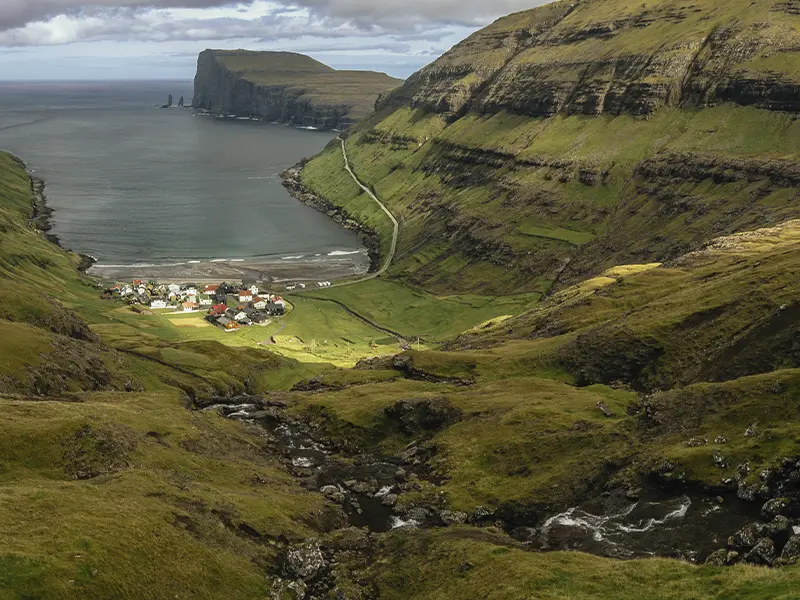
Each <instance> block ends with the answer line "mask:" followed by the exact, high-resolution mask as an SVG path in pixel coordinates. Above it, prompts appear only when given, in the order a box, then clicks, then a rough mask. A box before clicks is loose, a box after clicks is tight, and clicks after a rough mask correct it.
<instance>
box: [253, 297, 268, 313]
mask: <svg viewBox="0 0 800 600" xmlns="http://www.w3.org/2000/svg"><path fill="white" fill-rule="evenodd" d="M253 308H255V309H256V310H264V309H265V308H267V301H266V300H264V298H253Z"/></svg>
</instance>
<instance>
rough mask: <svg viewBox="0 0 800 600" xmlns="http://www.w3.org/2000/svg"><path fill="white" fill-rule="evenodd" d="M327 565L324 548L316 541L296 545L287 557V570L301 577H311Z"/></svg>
mask: <svg viewBox="0 0 800 600" xmlns="http://www.w3.org/2000/svg"><path fill="white" fill-rule="evenodd" d="M323 566H325V558H324V557H323V556H322V550H321V549H320V547H319V544H317V543H316V542H306V543H304V544H300V545H299V546H295V547H294V548H293V549H292V550H290V551H289V553H288V555H287V557H286V567H287V570H288V571H289V572H290V573H291V574H292V575H294V576H295V577H299V578H301V579H311V578H312V577H314V576H315V575H317V573H319V571H320V569H322V567H323Z"/></svg>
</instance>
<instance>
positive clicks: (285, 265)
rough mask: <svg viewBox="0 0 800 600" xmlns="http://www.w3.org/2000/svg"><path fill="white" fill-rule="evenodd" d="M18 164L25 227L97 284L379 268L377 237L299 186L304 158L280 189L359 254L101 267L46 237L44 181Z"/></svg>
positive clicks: (315, 276)
mask: <svg viewBox="0 0 800 600" xmlns="http://www.w3.org/2000/svg"><path fill="white" fill-rule="evenodd" d="M17 158H18V157H17ZM18 160H19V161H20V164H21V165H22V166H23V168H25V170H26V172H27V173H28V177H29V179H30V186H31V217H30V218H29V220H28V224H29V226H30V227H31V228H32V229H33V230H35V231H36V232H38V233H40V234H41V236H42V237H43V238H44V239H45V240H47V241H48V242H50V243H52V244H55V245H56V246H58V247H59V248H61V249H62V250H64V251H65V252H68V253H70V254H74V255H76V256H78V257H79V259H80V261H79V263H78V265H77V266H76V268H77V270H78V271H79V272H80V273H83V274H85V275H89V276H91V277H94V278H96V279H98V280H105V281H109V280H115V281H126V280H133V279H147V280H157V281H159V282H162V283H186V282H190V281H191V282H195V283H197V284H206V283H207V284H213V283H219V282H220V281H226V280H227V281H255V282H261V283H269V284H282V283H286V284H289V283H311V284H313V283H314V282H318V281H337V280H344V279H350V278H353V277H359V276H363V275H368V274H371V273H376V272H377V271H378V270H379V269H380V263H381V252H380V240H379V237H378V235H377V234H376V233H375V232H374V231H372V230H371V229H370V228H368V227H365V226H364V225H362V224H361V223H359V222H358V221H356V220H355V219H353V218H352V217H351V216H350V215H349V214H348V213H347V211H345V210H343V209H340V208H338V207H336V206H335V205H333V204H332V203H330V202H328V201H327V200H325V199H324V198H322V197H320V196H317V195H316V194H314V193H313V192H311V191H310V190H309V189H308V188H306V187H305V185H303V183H302V181H301V179H300V172H301V170H302V168H303V167H304V166H305V165H306V164H307V163H308V161H309V160H310V159H308V158H305V159H303V160H302V161H300V163H298V164H297V165H295V166H293V167H290V168H288V169H286V170H285V171H283V172H282V173H281V174H280V177H281V180H282V185H283V187H284V188H285V189H286V191H287V192H288V194H289V195H290V196H291V197H292V198H293V199H295V200H299V201H300V202H302V203H303V204H305V205H306V206H310V207H311V208H314V209H315V210H317V211H319V212H322V213H325V214H326V215H327V216H328V217H329V218H330V219H331V220H332V221H333V222H334V223H336V224H337V225H340V226H341V227H344V228H345V229H349V230H351V231H354V232H355V233H357V234H358V236H359V238H360V239H361V242H362V244H363V245H364V248H363V251H359V252H357V253H352V254H348V255H342V256H330V255H324V256H315V257H303V258H292V257H280V258H279V257H268V258H260V257H252V258H246V259H235V260H206V261H186V262H185V263H176V264H164V265H157V264H154V265H103V264H102V263H98V260H97V259H95V258H94V257H92V256H89V255H85V254H77V253H75V252H73V251H72V250H70V249H68V248H65V247H64V246H63V244H62V243H61V240H60V239H59V237H58V236H57V235H55V234H53V233H50V232H51V231H52V230H53V228H54V223H53V215H54V213H55V210H54V209H53V208H51V207H50V206H48V204H47V195H46V193H45V190H46V187H47V182H46V181H45V180H44V179H42V178H41V177H38V176H37V175H35V174H34V172H33V171H32V170H30V169H29V168H28V166H27V164H26V163H25V162H24V161H23V160H22V159H20V158H18Z"/></svg>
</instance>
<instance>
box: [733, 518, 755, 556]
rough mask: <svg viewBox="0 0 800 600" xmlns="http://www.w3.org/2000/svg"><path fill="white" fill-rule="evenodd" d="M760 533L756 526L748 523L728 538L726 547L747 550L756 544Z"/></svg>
mask: <svg viewBox="0 0 800 600" xmlns="http://www.w3.org/2000/svg"><path fill="white" fill-rule="evenodd" d="M760 533H761V531H760V527H759V526H758V525H756V524H754V523H748V524H747V525H745V526H744V527H742V528H741V529H740V530H739V531H737V532H736V533H734V534H733V535H732V536H731V537H730V538H728V546H730V547H732V548H741V549H743V550H749V549H750V548H752V547H754V546H755V545H756V544H757V543H758V538H759V535H760Z"/></svg>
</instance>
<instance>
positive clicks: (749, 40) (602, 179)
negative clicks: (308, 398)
mask: <svg viewBox="0 0 800 600" xmlns="http://www.w3.org/2000/svg"><path fill="white" fill-rule="evenodd" d="M790 4H791V3H775V2H772V1H771V0H769V1H768V0H763V1H756V2H749V1H748V2H729V3H724V4H720V3H718V2H712V1H711V0H708V1H705V0H704V1H701V2H695V3H692V4H686V3H681V2H677V1H670V0H652V1H645V2H629V1H625V0H614V1H602V2H600V1H591V0H589V1H583V2H569V3H568V2H556V3H553V4H550V5H547V6H545V7H542V8H539V9H535V10H532V11H527V12H523V13H519V14H516V15H511V16H509V17H506V18H504V19H501V20H500V21H498V22H497V23H495V24H493V25H492V26H490V27H488V28H486V29H484V30H482V31H480V32H478V33H476V34H475V35H473V36H472V37H470V38H469V39H467V40H465V41H464V42H462V43H461V44H459V45H458V46H456V47H455V48H453V49H452V50H451V51H450V52H448V53H447V54H445V55H444V56H443V57H442V58H441V59H439V60H437V61H436V62H434V63H433V64H431V65H430V66H428V67H425V68H424V69H423V70H422V71H420V72H419V73H417V74H415V75H414V76H412V77H411V78H410V79H409V80H408V81H407V82H406V84H405V85H404V86H403V87H402V88H400V89H398V90H397V91H395V92H394V93H392V94H391V95H390V96H389V97H388V98H387V99H386V100H385V101H383V102H382V104H381V108H380V110H379V112H378V113H377V114H376V115H375V116H374V117H371V118H370V119H368V120H367V121H365V122H363V123H362V124H360V125H359V126H358V127H357V128H356V130H354V131H353V132H351V134H350V135H349V138H348V152H349V154H350V159H351V161H352V163H353V165H354V168H355V170H356V172H357V173H358V174H359V176H360V177H361V178H362V179H363V180H364V181H366V182H368V183H369V184H370V185H371V186H372V187H373V188H374V189H375V190H376V191H377V192H378V193H379V195H380V196H381V197H382V198H383V199H384V200H385V201H386V202H387V203H388V205H389V206H390V207H391V208H392V210H393V211H395V213H396V214H397V215H398V216H400V217H401V218H402V221H403V232H402V236H401V244H400V255H399V259H400V260H399V263H398V264H397V265H396V267H395V270H394V273H395V274H396V275H398V276H402V277H404V278H407V279H408V280H410V281H412V282H414V283H416V284H418V285H421V286H424V287H427V288H428V289H430V290H433V291H439V292H444V291H449V292H453V291H462V292H463V291H473V292H477V291H485V292H490V293H498V294H505V293H511V292H519V291H538V292H548V291H549V290H551V289H552V288H553V287H554V286H555V287H556V288H557V287H558V286H559V285H560V284H561V283H563V282H573V281H576V280H578V279H580V278H583V277H585V276H587V275H592V274H597V273H599V272H601V271H603V270H604V269H606V268H609V267H612V266H615V265H619V264H624V263H628V262H636V263H643V262H653V261H663V260H667V259H669V258H673V257H676V256H679V255H681V254H684V253H686V252H689V251H692V250H695V249H697V248H699V247H700V246H701V245H702V244H703V243H704V242H705V241H707V240H709V239H712V238H714V237H717V236H720V235H725V234H729V233H733V232H735V231H741V230H745V229H755V228H757V227H763V226H765V225H769V224H773V223H779V222H781V221H782V220H785V219H788V218H792V217H796V216H798V209H797V206H798V203H797V201H796V185H797V179H796V178H797V170H796V166H795V156H796V153H797V151H798V139H800V136H798V126H797V124H796V119H795V111H796V110H797V109H798V104H797V101H796V98H797V96H798V81H799V80H798V73H797V68H796V65H797V63H798V62H800V61H798V57H797V43H796V38H797V36H798V33H797V26H798V24H800V16H799V15H798V14H797V11H796V10H794V9H793V8H792V6H790ZM337 152H338V149H337V148H335V147H334V146H331V147H330V148H329V150H328V152H327V153H326V154H324V155H323V156H321V157H320V158H318V159H316V160H315V161H313V162H312V163H311V164H310V165H309V166H308V167H307V169H306V172H305V179H306V181H307V183H308V185H309V186H310V187H311V188H312V189H316V190H317V191H318V192H319V193H321V194H322V195H324V196H325V197H326V198H328V199H329V200H332V201H334V202H336V203H340V204H343V205H344V204H348V205H352V207H353V208H356V209H357V208H358V207H357V204H354V203H353V200H352V199H351V194H352V192H351V191H349V190H347V188H344V189H343V190H342V191H341V192H340V191H338V190H336V191H333V190H331V189H330V186H324V185H321V183H320V179H321V173H322V172H324V171H326V170H328V165H329V164H330V161H331V160H333V159H332V158H331V155H333V154H336V153H337ZM364 210H367V209H364ZM351 212H353V211H352V210H351ZM367 218H368V219H369V218H371V217H370V216H369V215H367Z"/></svg>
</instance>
